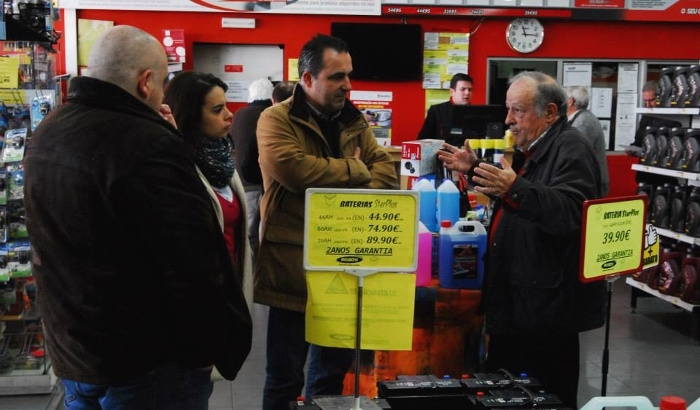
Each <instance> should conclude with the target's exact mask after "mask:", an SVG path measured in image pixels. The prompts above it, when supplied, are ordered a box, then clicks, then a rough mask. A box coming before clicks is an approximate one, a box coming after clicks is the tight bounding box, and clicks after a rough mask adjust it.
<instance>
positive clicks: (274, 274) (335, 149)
mask: <svg viewBox="0 0 700 410" xmlns="http://www.w3.org/2000/svg"><path fill="white" fill-rule="evenodd" d="M298 69H299V78H300V81H299V84H298V85H297V86H296V87H295V88H294V95H293V96H292V97H291V98H289V99H287V100H285V101H283V102H282V103H279V104H275V105H273V106H272V107H270V108H268V109H266V110H265V111H263V113H262V115H261V116H260V119H259V120H258V129H257V136H258V148H259V153H260V154H259V155H260V168H261V169H262V175H263V198H262V201H261V204H260V210H261V215H262V222H261V224H262V229H261V242H260V251H259V254H258V259H257V264H256V267H255V276H256V277H255V301H256V302H257V303H260V304H263V305H267V306H269V307H270V309H269V317H268V324H267V366H266V369H265V371H266V379H265V388H264V394H263V409H264V410H287V409H289V403H290V402H291V401H294V400H296V398H297V397H298V396H299V395H300V394H301V392H302V388H303V386H304V363H305V362H306V358H307V354H309V355H310V358H309V368H308V375H307V377H306V394H305V396H306V398H307V399H311V398H313V397H315V396H317V395H339V394H342V390H343V379H344V377H345V373H346V372H347V370H348V369H349V368H350V366H351V365H352V360H353V357H354V350H353V349H341V348H331V347H322V346H316V345H311V346H309V343H308V342H306V341H305V336H304V331H305V318H304V316H305V314H304V311H305V309H306V300H307V291H306V279H305V277H304V274H305V272H304V264H303V245H304V215H305V191H306V189H307V188H313V187H327V188H365V189H367V188H372V189H375V188H376V189H392V188H394V187H396V185H397V176H396V171H395V168H394V163H393V162H392V159H391V156H390V155H389V154H388V153H387V152H386V151H385V150H384V149H382V148H381V147H379V146H378V145H377V142H376V140H375V137H374V134H373V133H372V130H371V128H370V127H369V126H368V124H367V121H366V120H365V118H364V116H363V115H362V113H361V112H360V111H359V110H358V109H357V108H356V107H355V106H354V105H353V104H352V103H351V102H350V101H349V100H348V99H347V95H348V92H349V91H350V89H351V86H350V79H349V75H350V73H351V72H352V59H351V57H350V54H349V52H348V47H347V44H346V43H345V42H344V41H343V40H341V39H339V38H335V37H330V36H327V35H321V34H319V35H317V36H315V37H313V38H312V39H311V40H310V41H308V42H307V43H306V44H305V45H304V46H303V48H302V50H301V53H300V55H299V64H298Z"/></svg>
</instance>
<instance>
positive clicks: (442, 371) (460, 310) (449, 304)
mask: <svg viewBox="0 0 700 410" xmlns="http://www.w3.org/2000/svg"><path fill="white" fill-rule="evenodd" d="M480 300H481V291H479V290H466V289H446V288H441V287H439V286H438V281H437V279H433V280H432V281H431V284H430V286H427V287H417V288H416V303H415V312H414V322H413V348H412V350H411V351H380V350H377V351H363V352H362V355H361V361H360V394H361V395H363V396H367V397H370V398H372V397H375V396H377V382H378V381H384V380H394V379H396V376H398V375H423V374H434V375H436V376H439V377H442V376H444V375H449V376H451V377H453V378H455V377H459V376H461V375H462V374H465V373H473V372H475V371H477V370H478V364H479V357H480V352H481V347H480V346H481V343H480V341H481V328H482V323H483V316H480V315H477V314H476V310H477V308H478V306H479V301H480ZM354 386H355V374H354V368H353V370H352V371H351V372H349V373H348V374H347V375H346V377H345V385H344V391H343V394H344V395H353V394H354V393H355V391H354V388H355V387H354Z"/></svg>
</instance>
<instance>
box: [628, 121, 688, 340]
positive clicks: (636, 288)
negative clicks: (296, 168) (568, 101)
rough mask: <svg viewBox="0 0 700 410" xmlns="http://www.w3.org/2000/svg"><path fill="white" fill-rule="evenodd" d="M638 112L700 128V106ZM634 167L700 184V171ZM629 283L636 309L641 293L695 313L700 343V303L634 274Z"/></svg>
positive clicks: (680, 237) (663, 232)
mask: <svg viewBox="0 0 700 410" xmlns="http://www.w3.org/2000/svg"><path fill="white" fill-rule="evenodd" d="M637 114H646V115H654V116H659V117H663V118H668V119H672V120H676V121H678V120H681V121H680V122H681V123H682V124H683V125H684V126H685V127H693V128H700V108H637ZM679 117H680V118H679ZM632 169H633V170H634V171H637V172H647V173H652V174H657V175H664V176H669V177H675V178H679V179H682V180H685V181H686V182H687V184H688V185H690V186H700V173H697V172H685V171H679V170H674V169H668V168H661V167H654V166H649V165H643V164H633V165H632ZM656 232H657V234H658V235H660V236H663V237H665V238H670V239H675V240H677V241H679V242H683V243H685V244H689V245H692V246H700V238H695V237H693V236H689V235H685V234H683V233H680V232H675V231H672V230H670V229H665V228H659V227H656ZM625 283H627V284H628V285H630V286H631V287H632V292H631V300H630V306H631V307H632V310H633V311H635V310H636V308H637V299H638V298H639V297H640V296H654V297H656V298H659V299H662V300H665V301H666V302H668V303H671V304H673V305H674V306H678V307H679V308H682V309H684V310H687V311H688V312H690V313H692V317H693V318H692V327H691V334H692V337H693V339H694V340H696V341H697V342H698V344H700V305H693V304H690V303H687V302H685V301H683V300H681V298H679V297H677V296H673V295H666V294H663V293H661V292H659V291H658V290H656V289H653V288H651V287H650V286H649V285H647V284H646V283H642V282H639V281H636V280H635V279H634V278H631V277H628V278H627V279H626V280H625Z"/></svg>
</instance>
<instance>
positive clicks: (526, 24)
mask: <svg viewBox="0 0 700 410" xmlns="http://www.w3.org/2000/svg"><path fill="white" fill-rule="evenodd" d="M506 40H507V41H508V45H509V46H510V48H512V49H513V50H515V51H517V52H519V53H531V52H533V51H535V50H537V48H538V47H539V46H540V45H542V41H543V40H544V27H542V23H540V22H539V20H537V19H533V18H517V19H514V20H513V21H511V22H510V24H508V28H507V29H506Z"/></svg>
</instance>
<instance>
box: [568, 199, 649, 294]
mask: <svg viewBox="0 0 700 410" xmlns="http://www.w3.org/2000/svg"><path fill="white" fill-rule="evenodd" d="M644 198H645V196H642V195H639V196H635V197H622V198H612V199H598V200H595V201H586V202H585V203H584V206H583V222H582V223H583V226H582V235H581V255H582V257H581V270H580V277H581V280H582V281H584V282H586V281H592V280H597V279H602V278H604V277H606V276H610V275H619V274H623V273H632V272H636V271H638V270H640V268H641V262H642V254H643V249H644V238H645V224H644V215H645V207H646V201H645V199H644Z"/></svg>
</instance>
